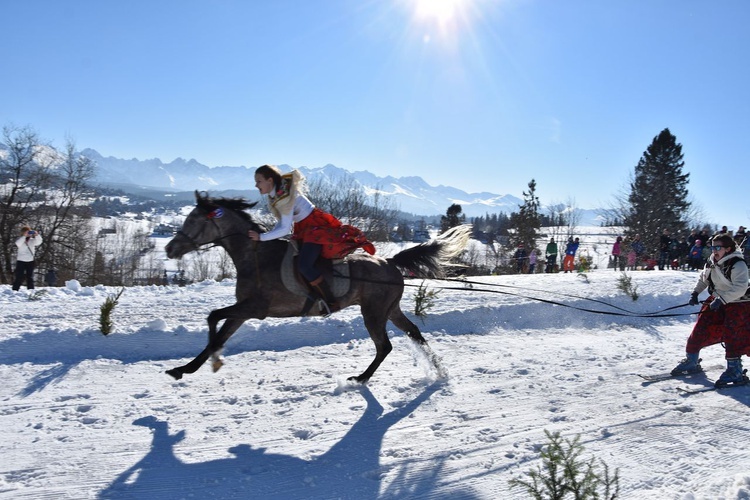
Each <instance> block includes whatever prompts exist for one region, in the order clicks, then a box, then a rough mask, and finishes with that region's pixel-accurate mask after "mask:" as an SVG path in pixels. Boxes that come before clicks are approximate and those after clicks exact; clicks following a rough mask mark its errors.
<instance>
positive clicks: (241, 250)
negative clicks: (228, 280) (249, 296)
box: [221, 236, 288, 275]
mask: <svg viewBox="0 0 750 500" xmlns="http://www.w3.org/2000/svg"><path fill="white" fill-rule="evenodd" d="M287 245H288V243H287V242H285V241H281V240H271V241H264V242H260V241H253V240H251V239H250V238H244V239H243V237H242V236H237V237H232V238H228V239H227V241H226V242H225V243H224V244H222V245H221V246H222V247H224V249H225V250H226V251H227V253H228V254H229V257H230V258H231V259H232V262H233V263H234V267H235V268H236V269H237V272H238V273H241V274H244V275H248V274H256V273H259V272H263V271H264V270H269V267H270V268H273V270H278V268H279V267H280V266H281V260H282V259H283V257H284V254H285V253H286V249H287Z"/></svg>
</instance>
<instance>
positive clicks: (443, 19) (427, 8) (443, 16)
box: [414, 0, 468, 26]
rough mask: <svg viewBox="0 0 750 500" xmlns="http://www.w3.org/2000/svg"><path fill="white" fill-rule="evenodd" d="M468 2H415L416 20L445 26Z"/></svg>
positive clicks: (430, 0) (457, 0)
mask: <svg viewBox="0 0 750 500" xmlns="http://www.w3.org/2000/svg"><path fill="white" fill-rule="evenodd" d="M467 1H468V0H415V8H414V12H415V14H416V16H417V18H420V19H424V20H433V21H436V22H437V23H438V24H439V25H440V26H445V25H446V24H448V23H449V22H451V21H452V20H453V18H454V17H455V16H456V15H457V13H458V11H459V10H460V9H461V8H462V7H463V5H464V4H465V3H466V2H467Z"/></svg>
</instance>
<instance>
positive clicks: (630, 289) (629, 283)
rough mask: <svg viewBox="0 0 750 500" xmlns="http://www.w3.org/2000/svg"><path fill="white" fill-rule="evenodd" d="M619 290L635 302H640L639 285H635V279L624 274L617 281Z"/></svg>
mask: <svg viewBox="0 0 750 500" xmlns="http://www.w3.org/2000/svg"><path fill="white" fill-rule="evenodd" d="M617 289H618V290H621V291H622V292H624V293H625V294H626V295H629V296H630V298H631V299H633V302H635V301H636V300H638V285H636V284H634V283H633V278H632V277H630V276H629V275H628V273H626V272H624V271H623V273H622V274H621V275H620V277H619V278H618V279H617Z"/></svg>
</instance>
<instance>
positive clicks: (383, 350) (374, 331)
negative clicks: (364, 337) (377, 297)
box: [348, 307, 393, 384]
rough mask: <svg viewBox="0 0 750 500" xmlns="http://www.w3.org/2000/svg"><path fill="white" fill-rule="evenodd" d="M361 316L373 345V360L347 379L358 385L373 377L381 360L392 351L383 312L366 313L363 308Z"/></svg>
mask: <svg viewBox="0 0 750 500" xmlns="http://www.w3.org/2000/svg"><path fill="white" fill-rule="evenodd" d="M362 316H363V317H364V319H365V327H366V328H367V331H368V332H369V333H370V338H371V339H372V341H373V342H374V343H375V359H374V360H373V361H372V363H370V366H368V367H367V369H366V370H365V371H364V372H362V373H361V374H360V375H357V376H356V377H349V379H348V380H354V381H356V382H359V383H360V384H364V383H367V381H368V380H370V377H372V376H373V374H374V373H375V370H377V369H378V367H379V366H380V364H381V363H382V362H383V360H384V359H385V358H386V356H388V354H389V353H390V352H391V351H392V350H393V346H392V345H391V340H390V339H389V338H388V332H387V331H386V329H385V325H386V323H387V321H388V319H387V318H386V315H385V314H384V312H383V311H382V310H381V311H378V312H373V311H370V312H367V311H365V308H364V307H363V308H362Z"/></svg>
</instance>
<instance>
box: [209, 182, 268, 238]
mask: <svg viewBox="0 0 750 500" xmlns="http://www.w3.org/2000/svg"><path fill="white" fill-rule="evenodd" d="M195 200H196V205H197V206H198V208H201V209H203V210H205V211H207V212H212V211H214V210H216V209H217V208H219V207H222V208H228V209H229V210H231V211H233V212H234V213H236V214H237V215H239V216H240V217H242V218H243V219H244V220H246V221H247V222H249V223H251V224H255V225H257V226H259V227H260V228H261V229H262V231H267V230H268V224H267V223H265V222H264V221H262V220H260V219H258V218H255V217H253V215H252V214H250V213H248V212H246V210H249V209H251V208H253V207H255V205H257V204H258V202H257V201H254V202H249V201H247V200H246V199H245V198H242V197H240V196H238V197H236V198H225V197H219V198H211V197H210V196H208V194H200V193H198V192H197V191H196V192H195Z"/></svg>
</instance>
